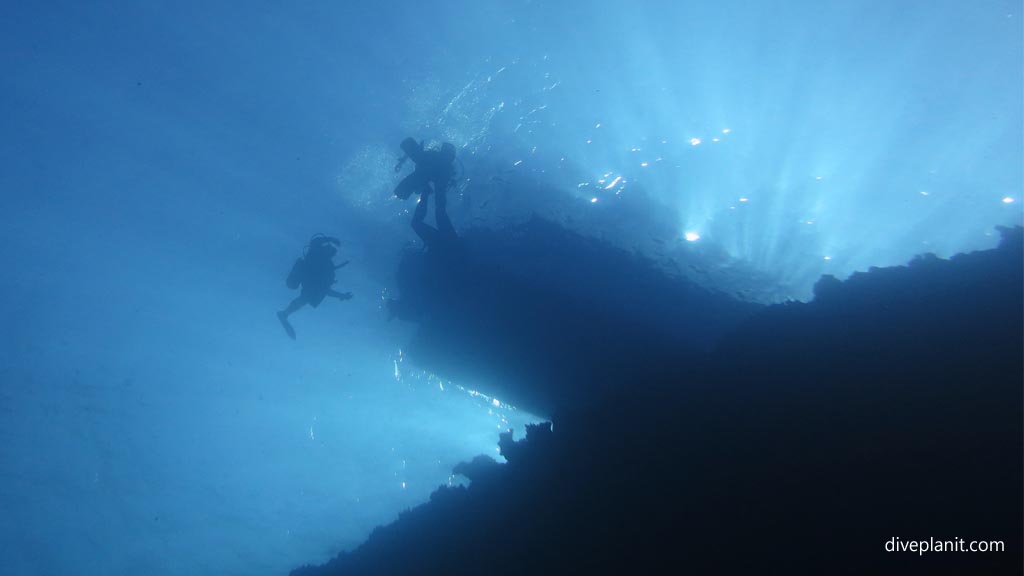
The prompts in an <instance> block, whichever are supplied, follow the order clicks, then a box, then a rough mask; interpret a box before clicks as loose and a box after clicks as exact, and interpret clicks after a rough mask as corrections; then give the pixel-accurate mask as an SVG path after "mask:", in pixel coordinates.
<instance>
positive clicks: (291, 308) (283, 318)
mask: <svg viewBox="0 0 1024 576" xmlns="http://www.w3.org/2000/svg"><path fill="white" fill-rule="evenodd" d="M305 305H306V298H305V297H304V296H298V297H296V298H295V300H292V303H291V304H289V305H288V307H287V308H285V309H284V310H281V311H280V312H278V313H277V319H278V320H279V321H280V322H281V326H282V327H283V328H284V331H285V332H286V333H287V334H288V336H289V337H291V339H292V340H295V328H292V325H291V323H290V322H288V317H289V316H291V315H292V314H294V313H295V311H296V310H298V309H299V308H302V307H303V306H305Z"/></svg>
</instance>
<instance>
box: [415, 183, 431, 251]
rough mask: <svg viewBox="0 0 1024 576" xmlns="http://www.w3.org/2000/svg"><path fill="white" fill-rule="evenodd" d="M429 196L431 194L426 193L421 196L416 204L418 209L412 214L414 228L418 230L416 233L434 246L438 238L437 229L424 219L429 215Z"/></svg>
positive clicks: (428, 244) (429, 244)
mask: <svg viewBox="0 0 1024 576" xmlns="http://www.w3.org/2000/svg"><path fill="white" fill-rule="evenodd" d="M428 198H429V195H428V194H426V193H424V194H423V195H422V196H420V200H419V203H417V204H416V211H415V212H413V214H412V229H413V230H415V231H416V235H417V236H419V237H420V240H423V243H424V244H426V245H427V246H432V245H433V244H434V241H435V240H436V239H437V229H436V228H434V227H433V226H430V225H428V224H427V223H425V222H424V221H423V219H424V218H426V217H427V204H428Z"/></svg>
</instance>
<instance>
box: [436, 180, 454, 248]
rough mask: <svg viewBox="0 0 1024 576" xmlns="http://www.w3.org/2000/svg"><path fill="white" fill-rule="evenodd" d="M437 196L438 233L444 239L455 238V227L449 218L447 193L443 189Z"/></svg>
mask: <svg viewBox="0 0 1024 576" xmlns="http://www.w3.org/2000/svg"><path fill="white" fill-rule="evenodd" d="M435 196H436V197H437V200H436V204H437V205H436V207H435V208H434V218H435V219H436V220H437V231H438V232H439V233H440V235H442V236H444V237H447V238H454V237H455V227H454V226H452V221H451V219H450V218H448V197H447V192H446V191H445V189H444V188H442V189H440V190H439V191H438V192H437V193H436V194H435Z"/></svg>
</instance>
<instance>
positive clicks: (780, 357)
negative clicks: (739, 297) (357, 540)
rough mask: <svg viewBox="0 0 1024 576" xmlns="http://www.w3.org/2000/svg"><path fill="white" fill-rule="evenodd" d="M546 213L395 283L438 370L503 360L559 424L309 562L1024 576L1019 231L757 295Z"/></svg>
mask: <svg viewBox="0 0 1024 576" xmlns="http://www.w3.org/2000/svg"><path fill="white" fill-rule="evenodd" d="M529 226H535V227H538V228H537V229H535V230H530V229H529ZM547 226H548V225H547V224H544V223H537V222H534V223H531V224H530V225H528V226H527V227H526V229H524V230H519V231H515V232H514V233H516V234H520V236H518V237H516V236H508V235H507V234H508V233H507V232H506V233H500V232H490V233H488V232H480V233H479V243H477V244H476V248H467V249H468V250H471V251H473V250H475V251H476V252H475V253H474V254H471V255H470V256H467V257H466V259H465V260H464V261H463V262H464V264H461V265H464V266H470V267H474V266H480V267H481V268H483V269H486V270H487V273H486V274H481V275H480V276H476V277H474V276H472V275H470V274H468V273H467V274H460V273H458V272H451V270H452V269H453V268H452V267H453V266H459V265H460V264H458V262H456V261H455V260H452V261H448V262H444V261H443V258H442V257H441V256H440V255H437V254H430V255H427V256H421V255H418V256H409V257H407V258H406V259H405V260H404V261H403V264H402V266H403V269H402V271H401V272H402V274H401V275H402V276H404V277H405V279H404V283H405V284H404V285H403V294H409V292H406V287H407V286H408V287H409V288H413V287H416V288H417V289H418V292H415V294H416V295H415V296H411V297H413V298H420V299H422V300H421V301H420V302H418V303H417V305H416V306H413V307H412V309H413V310H417V311H419V316H418V320H419V321H420V322H421V330H422V333H421V334H420V336H419V337H418V340H417V344H416V346H415V348H414V349H415V350H416V351H417V354H419V355H420V357H421V358H422V360H423V362H424V363H426V364H429V365H431V367H432V369H434V370H436V371H437V372H439V373H442V374H455V373H462V372H463V371H465V370H466V368H465V367H464V366H462V365H461V363H462V362H466V361H468V360H467V359H469V358H473V357H477V358H479V362H480V363H482V364H483V365H484V367H486V366H491V367H493V368H494V370H495V371H504V370H508V371H510V373H512V374H513V375H514V376H515V377H516V378H519V380H518V382H520V383H521V386H522V387H521V388H516V389H512V388H509V389H508V390H507V392H508V394H509V395H510V398H509V399H510V400H511V401H513V402H516V401H518V400H519V398H520V397H522V398H526V399H527V402H528V403H530V404H531V405H533V406H539V407H542V408H553V410H552V414H553V417H552V422H553V425H552V424H541V425H537V426H531V427H528V429H527V433H526V437H525V439H524V440H521V441H519V442H515V441H513V439H512V435H511V433H506V434H505V435H503V436H502V438H501V442H500V448H501V451H502V454H503V456H504V457H505V459H506V460H507V463H505V464H497V463H494V462H491V461H488V460H489V459H487V458H479V459H477V460H474V461H473V462H471V463H466V464H463V465H460V469H459V472H460V473H462V474H465V475H466V476H467V477H468V478H470V479H471V480H472V483H471V484H470V486H468V487H454V488H446V487H443V488H440V489H438V490H437V491H436V492H435V493H434V494H433V495H432V497H431V500H430V502H428V503H426V504H424V505H422V506H419V507H417V508H415V509H412V510H410V511H407V512H405V513H403V514H402V515H401V516H400V517H399V519H398V520H397V521H396V522H394V523H393V524H391V525H388V526H384V527H380V528H378V529H377V530H375V531H374V533H373V534H372V535H371V536H370V538H369V539H368V540H367V542H366V543H364V544H363V545H362V546H360V547H359V548H358V549H356V550H354V551H352V552H347V553H342V554H340V555H339V556H338V557H336V558H334V559H333V560H331V561H330V562H328V563H327V564H325V565H323V566H319V567H313V566H307V567H303V568H299V569H296V570H295V571H293V572H292V574H293V576H327V575H332V576H333V575H341V574H447V575H462V574H465V575H469V574H474V575H476V574H607V573H611V574H737V573H743V574H762V573H777V574H908V573H909V574H917V573H921V574H1019V573H1021V569H1022V560H1021V558H1022V556H1021V542H1022V537H1024V533H1022V504H1024V502H1022V495H1021V491H1022V486H1024V470H1022V454H1024V442H1022V438H1024V428H1022V421H1024V418H1022V416H1024V414H1022V406H1024V393H1022V375H1024V352H1022V351H1024V338H1022V331H1024V330H1022V328H1024V309H1022V294H1024V286H1022V276H1024V270H1022V259H1024V256H1022V250H1021V248H1022V235H1021V229H1020V228H1016V229H1003V230H1002V233H1003V240H1002V243H1001V245H1000V247H999V248H998V249H995V250H988V251H981V252H975V253H971V254H964V255H958V256H955V257H953V258H951V259H949V260H942V259H938V258H935V257H932V256H924V257H920V258H918V259H915V260H914V261H913V262H911V263H910V264H909V265H907V266H902V267H894V268H885V269H872V270H871V271H869V272H867V273H860V274H855V275H853V276H852V277H851V278H849V279H848V280H846V281H843V282H840V281H838V280H836V279H834V278H830V277H824V278H822V279H821V281H820V282H819V283H818V284H817V287H816V289H815V295H816V296H815V299H814V300H813V301H812V302H809V303H789V304H783V305H775V306H769V307H754V306H751V305H748V304H741V303H734V302H729V301H726V300H724V299H720V298H719V296H717V295H715V294H709V293H706V292H702V291H700V290H698V289H696V288H695V287H692V286H687V285H685V284H682V283H680V282H678V281H675V280H669V279H665V278H663V277H661V276H659V275H658V274H656V273H654V272H651V271H650V269H649V268H645V267H644V265H643V263H642V262H636V261H631V260H630V258H628V257H626V256H625V255H623V254H621V253H616V252H615V251H614V250H610V249H607V248H606V247H604V246H601V245H600V244H588V243H587V242H585V241H582V240H579V239H572V238H569V239H568V240H566V241H565V243H563V244H559V243H558V242H555V243H553V244H550V243H548V241H549V240H553V239H554V238H556V237H558V235H559V234H566V235H567V234H568V233H562V232H559V231H557V230H554V229H552V228H550V227H547ZM538 230H539V232H538ZM503 234H505V235H503ZM534 244H538V245H534ZM472 245H473V244H472V243H467V246H472ZM541 248H543V251H547V252H545V254H546V255H545V254H541V252H542V250H541ZM488 254H489V256H487V258H486V259H485V258H484V256H486V255H488ZM524 257H525V258H526V260H522V258H524ZM481 263H484V264H481ZM550 266H554V267H557V270H556V271H552V270H547V271H541V270H543V269H544V268H545V267H550ZM431 269H433V272H431V271H430V270H431ZM612 272H614V273H612ZM589 278H592V279H593V281H592V282H588V279H589ZM481 290H483V291H484V292H482V293H481V292H478V291H481ZM474 294H476V295H474ZM505 305H508V306H509V308H508V309H506V308H504V306H505ZM563 328H565V329H566V330H567V331H566V332H562V329H563ZM698 332H699V334H695V333H698ZM698 336H699V337H698ZM533 339H535V340H534V345H533V346H530V345H529V344H528V342H529V341H530V340H533ZM458 348H462V349H461V350H459V351H453V350H455V349H458ZM674 350H680V351H682V352H681V353H678V354H673V351H674ZM563 363H564V364H563ZM470 365H471V366H474V367H473V368H472V369H474V370H476V369H482V368H481V367H480V366H476V365H473V364H472V363H471V364H470ZM546 387H550V388H546ZM520 391H521V392H522V394H521V395H520V394H519V392H520ZM582 398H587V399H588V401H586V402H582V401H579V400H580V399H582ZM893 537H899V538H901V539H902V540H911V539H914V540H927V539H929V538H935V539H936V540H952V539H953V538H963V539H965V540H967V541H970V540H1001V541H1004V542H1005V546H1006V551H1005V552H993V553H964V552H960V553H958V552H941V553H940V552H932V553H926V554H924V555H918V554H916V553H911V552H886V551H885V543H886V542H887V541H889V540H890V539H891V538H893Z"/></svg>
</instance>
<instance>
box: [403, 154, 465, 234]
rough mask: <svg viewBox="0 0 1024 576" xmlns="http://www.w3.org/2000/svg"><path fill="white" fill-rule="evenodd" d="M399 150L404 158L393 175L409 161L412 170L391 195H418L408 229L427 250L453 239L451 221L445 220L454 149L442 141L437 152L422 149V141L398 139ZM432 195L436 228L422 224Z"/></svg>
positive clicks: (453, 231) (453, 171) (453, 169)
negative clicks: (414, 166)
mask: <svg viewBox="0 0 1024 576" xmlns="http://www.w3.org/2000/svg"><path fill="white" fill-rule="evenodd" d="M401 147H402V151H404V152H405V155H404V156H402V158H401V159H399V161H398V164H396V165H395V172H398V171H399V170H401V169H402V166H403V165H404V164H405V161H406V160H408V159H412V161H413V163H415V164H416V169H415V170H414V171H413V173H412V174H409V175H408V176H406V177H405V178H403V179H402V181H401V182H399V183H398V186H396V187H395V196H398V197H399V198H401V199H402V200H405V199H407V198H408V197H409V196H411V195H412V194H413V193H414V192H418V193H419V194H420V199H419V202H418V203H417V205H416V210H415V211H414V212H413V217H412V229H413V230H415V231H416V235H417V236H419V237H420V239H422V240H423V242H424V243H425V244H426V245H427V246H428V247H430V248H435V247H437V246H439V245H441V244H442V243H445V242H448V241H451V240H454V239H455V238H457V235H456V233H455V228H454V227H453V226H452V221H451V219H449V218H448V209H447V208H448V198H447V192H448V188H449V187H450V186H451V184H452V180H453V178H454V177H455V164H454V163H455V146H454V145H453V144H452V143H450V142H445V143H444V144H442V145H441V148H440V149H439V150H434V149H424V148H423V143H422V142H416V141H415V140H413V139H412V138H406V139H405V140H402V144H401ZM431 194H433V195H434V201H435V203H436V208H435V209H434V218H435V220H436V222H437V226H436V227H434V226H430V225H429V224H427V223H425V222H424V219H425V218H426V216H427V205H428V203H429V202H428V200H429V198H430V195H431Z"/></svg>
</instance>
